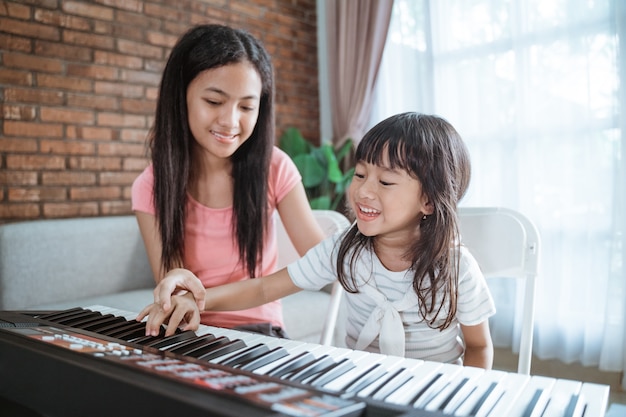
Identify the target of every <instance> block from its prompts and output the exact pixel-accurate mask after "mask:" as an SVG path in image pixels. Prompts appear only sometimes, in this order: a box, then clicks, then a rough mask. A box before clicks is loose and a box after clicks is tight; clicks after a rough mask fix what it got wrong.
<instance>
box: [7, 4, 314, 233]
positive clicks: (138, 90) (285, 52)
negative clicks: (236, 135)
mask: <svg viewBox="0 0 626 417" xmlns="http://www.w3.org/2000/svg"><path fill="white" fill-rule="evenodd" d="M199 23H223V24H228V25H231V26H234V27H240V28H245V29H247V30H249V31H250V32H251V33H252V34H254V35H255V36H256V37H258V38H259V39H261V40H262V42H263V43H264V44H265V46H266V48H267V49H268V51H269V52H270V54H271V55H272V57H273V61H274V66H275V71H276V87H277V95H276V101H277V105H276V122H277V128H276V131H277V136H278V135H280V134H281V133H282V132H283V131H284V129H285V128H286V127H289V126H296V127H298V128H300V129H301V130H302V131H303V134H304V135H305V137H308V138H310V139H311V140H314V141H315V140H316V138H317V137H318V136H319V133H318V132H319V109H318V106H319V101H318V92H317V85H318V84H317V40H316V16H315V0H204V1H203V0H195V1H194V0H93V1H77V0H19V1H3V0H0V99H1V101H0V103H1V109H2V119H1V120H0V150H1V152H2V153H1V159H0V222H9V221H17V220H27V219H36V218H56V217H86V216H104V215H117V214H128V213H130V212H131V210H130V186H131V183H132V181H133V180H134V178H135V177H136V176H137V175H138V174H139V173H140V172H141V170H142V169H143V168H144V167H145V166H146V164H147V161H148V160H147V158H146V135H147V133H148V130H149V128H150V126H151V124H152V119H153V112H154V107H155V100H156V95H157V90H158V85H159V82H160V75H161V70H162V68H163V67H164V65H165V61H166V59H167V56H168V53H169V50H170V48H171V47H172V46H173V44H174V43H175V41H176V40H177V39H178V37H179V36H180V35H181V34H182V33H183V32H184V31H186V30H187V29H188V28H189V27H190V26H192V25H195V24H199Z"/></svg>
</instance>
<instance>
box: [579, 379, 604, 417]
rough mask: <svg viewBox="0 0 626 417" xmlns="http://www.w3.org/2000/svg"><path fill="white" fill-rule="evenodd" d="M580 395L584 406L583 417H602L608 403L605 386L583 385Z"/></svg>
mask: <svg viewBox="0 0 626 417" xmlns="http://www.w3.org/2000/svg"><path fill="white" fill-rule="evenodd" d="M580 395H581V397H583V398H584V401H585V404H586V410H585V416H596V415H597V416H603V415H605V414H606V411H607V410H606V408H607V404H608V403H609V388H608V387H607V386H606V385H600V384H593V383H584V384H583V386H582V387H581V388H580Z"/></svg>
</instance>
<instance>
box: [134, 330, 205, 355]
mask: <svg viewBox="0 0 626 417" xmlns="http://www.w3.org/2000/svg"><path fill="white" fill-rule="evenodd" d="M195 337H196V334H195V333H194V332H193V331H191V330H185V331H181V332H180V333H177V334H173V335H171V336H168V337H165V338H163V339H161V340H157V341H154V342H152V343H148V344H146V346H150V347H153V348H155V349H161V350H167V349H168V348H170V347H174V346H176V345H178V344H180V343H181V342H184V341H186V340H189V339H193V338H195Z"/></svg>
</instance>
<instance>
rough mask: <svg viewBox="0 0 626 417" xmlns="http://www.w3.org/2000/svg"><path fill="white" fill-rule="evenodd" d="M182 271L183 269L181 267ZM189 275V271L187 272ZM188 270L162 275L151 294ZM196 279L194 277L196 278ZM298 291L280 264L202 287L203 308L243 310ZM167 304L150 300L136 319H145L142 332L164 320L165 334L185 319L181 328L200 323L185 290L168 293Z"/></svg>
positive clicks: (152, 332)
mask: <svg viewBox="0 0 626 417" xmlns="http://www.w3.org/2000/svg"><path fill="white" fill-rule="evenodd" d="M182 271H184V270H182ZM191 276H193V274H191ZM191 276H190V275H188V274H182V275H181V274H179V273H175V274H170V273H168V275H167V276H166V277H165V278H163V280H162V281H161V282H160V283H159V285H157V288H156V289H155V297H156V294H157V293H158V291H159V289H160V288H161V287H167V288H170V287H174V288H175V287H177V286H178V285H179V281H178V280H179V279H180V278H181V277H187V279H191ZM196 279H197V278H196ZM298 291H300V288H298V287H297V286H296V285H295V284H294V283H293V281H291V278H290V277H289V273H288V272H287V268H283V269H281V270H280V271H277V272H275V273H273V274H271V275H268V276H266V277H263V278H254V279H246V280H243V281H238V282H232V283H230V284H225V285H220V286H217V287H213V288H208V289H206V293H205V297H204V310H215V311H233V310H244V309H247V308H252V307H256V306H260V305H262V304H266V303H268V302H270V301H274V300H277V299H279V298H282V297H285V296H287V295H290V294H293V293H296V292H298ZM170 300H171V308H169V309H168V310H165V309H164V308H163V307H162V306H161V304H159V303H153V304H150V305H149V306H147V307H146V308H144V309H143V310H142V311H141V312H140V313H139V315H138V316H137V320H139V321H141V320H143V319H144V318H145V317H148V320H147V321H146V335H157V334H158V333H159V329H160V327H161V325H162V324H163V323H167V331H166V333H165V334H166V336H169V335H172V334H174V331H175V330H176V328H177V327H178V326H179V325H180V324H181V323H183V322H185V323H187V324H186V325H185V327H184V329H185V330H196V329H197V328H198V326H199V324H200V310H199V309H198V305H197V304H196V302H195V301H194V299H193V295H192V294H190V293H187V294H185V295H181V296H172V297H171V299H170Z"/></svg>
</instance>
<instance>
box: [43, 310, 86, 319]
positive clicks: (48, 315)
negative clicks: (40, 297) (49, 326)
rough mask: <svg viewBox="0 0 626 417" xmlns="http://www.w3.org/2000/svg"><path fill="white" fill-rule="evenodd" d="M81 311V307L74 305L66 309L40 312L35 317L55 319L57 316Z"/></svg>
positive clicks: (61, 316)
mask: <svg viewBox="0 0 626 417" xmlns="http://www.w3.org/2000/svg"><path fill="white" fill-rule="evenodd" d="M82 311H85V309H84V308H82V307H74V308H70V309H67V310H61V311H53V312H50V313H44V314H40V315H38V316H37V318H39V319H43V320H50V321H56V320H57V319H59V318H63V317H67V316H71V315H72V314H75V313H79V312H82Z"/></svg>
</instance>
